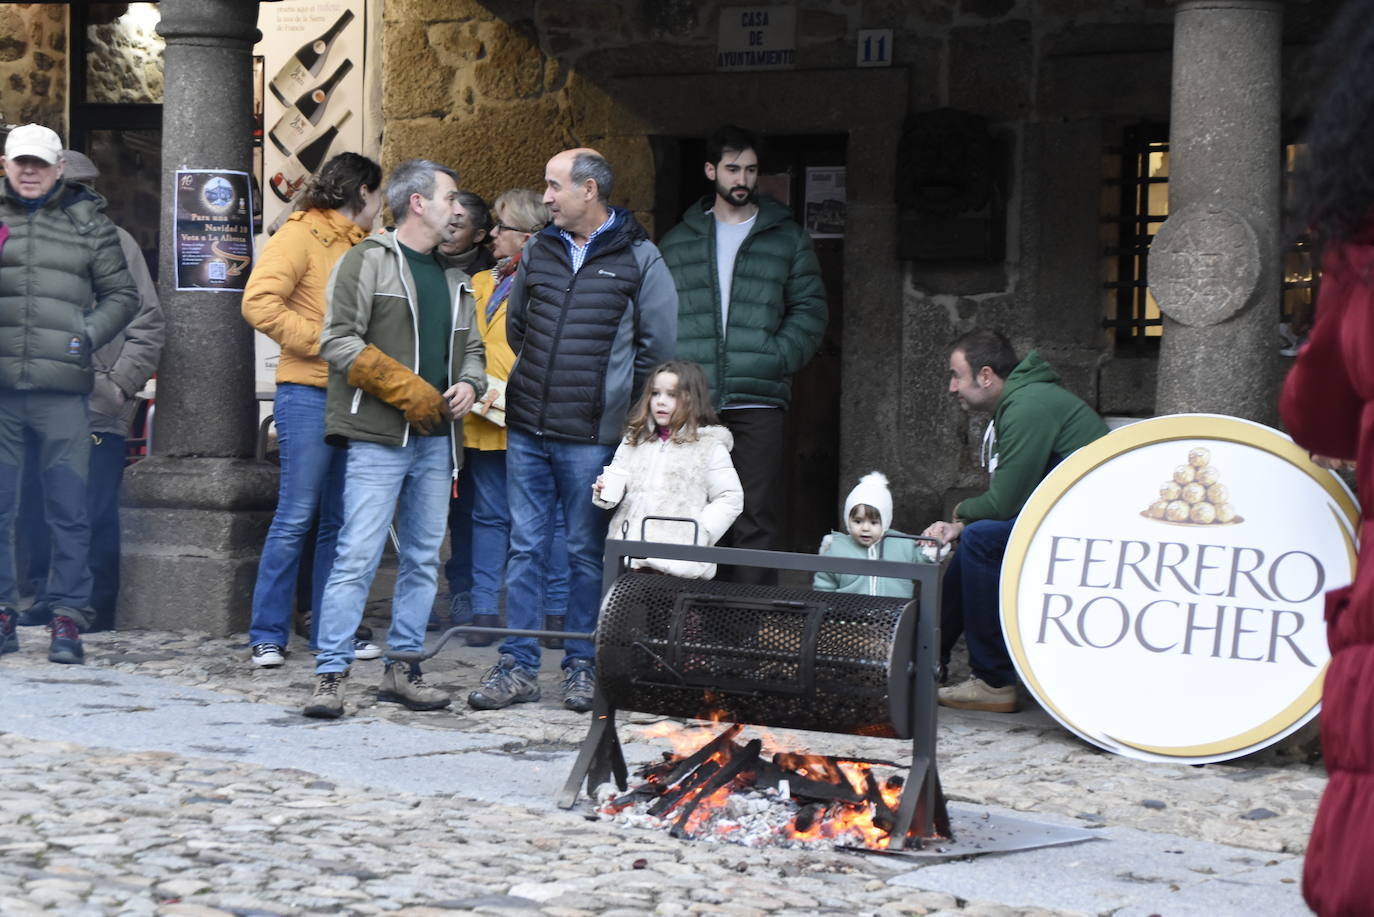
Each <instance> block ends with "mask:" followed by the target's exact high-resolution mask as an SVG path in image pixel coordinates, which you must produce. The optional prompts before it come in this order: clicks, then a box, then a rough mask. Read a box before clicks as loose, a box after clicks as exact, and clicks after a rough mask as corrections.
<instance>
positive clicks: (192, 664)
mask: <svg viewBox="0 0 1374 917" xmlns="http://www.w3.org/2000/svg"><path fill="white" fill-rule="evenodd" d="M382 608H383V606H381V605H380V604H379V603H377V602H374V603H372V604H371V605H370V606H369V623H371V624H373V626H374V627H375V628H376V629H377V633H378V635H379V637H380V636H382V635H383V634H384V619H383V618H381V617H380V616H379V615H378V612H379V611H381V610H382ZM46 636H47V635H46V633H45V632H44V631H43V630H41V629H38V628H22V629H21V630H20V641H21V649H20V652H19V653H16V654H13V655H8V656H5V657H4V658H3V660H0V670H3V671H0V675H5V676H8V677H21V676H22V677H25V678H28V679H33V680H37V679H41V678H43V677H44V673H45V672H48V673H51V672H52V670H53V669H54V668H56V667H54V666H52V665H51V664H50V663H48V662H47V660H46V647H47V640H46ZM86 646H87V659H88V664H87V666H86V669H85V671H93V670H99V669H113V670H117V671H121V672H128V673H135V674H139V675H144V676H151V677H154V678H157V679H159V680H161V681H164V682H166V683H167V684H168V686H169V688H170V687H173V686H193V687H199V688H202V689H207V690H210V691H214V692H218V693H220V694H224V695H230V696H239V697H243V698H248V699H251V700H253V701H257V702H264V703H271V704H280V705H284V706H287V707H291V708H297V707H299V705H300V704H302V703H304V701H305V699H306V698H307V696H308V694H309V691H310V687H311V684H312V677H311V676H312V665H311V663H312V657H311V656H310V655H309V653H308V652H305V651H304V650H303V649H298V650H297V651H296V652H294V653H293V654H291V655H290V656H289V657H288V659H287V663H286V665H285V666H283V667H282V668H280V669H276V670H267V669H256V668H255V667H253V666H252V665H251V664H250V663H249V661H248V653H247V648H246V646H245V645H244V641H243V638H242V637H241V636H240V637H238V638H232V639H221V638H210V637H207V636H204V635H197V634H175V633H165V632H152V631H121V632H113V633H101V634H92V635H89V636H88V637H87V638H86ZM495 656H496V651H495V648H488V649H472V648H468V647H457V646H455V645H454V643H452V642H451V643H450V644H449V646H448V647H446V648H445V649H444V651H443V652H442V653H441V654H440V655H439V656H438V657H436V658H435V659H433V660H431V662H430V663H428V664H427V665H426V667H425V671H426V678H427V680H429V681H430V682H431V683H434V684H437V685H439V686H441V687H443V688H445V689H447V690H449V691H451V692H452V694H453V695H454V698H455V700H454V705H453V707H452V709H451V710H448V711H437V712H431V713H413V712H410V711H407V710H405V709H404V708H401V707H397V706H393V705H389V704H378V703H377V701H376V687H375V686H376V682H377V680H378V678H379V677H380V674H381V663H380V662H379V661H374V662H357V663H355V665H354V668H353V677H352V678H351V679H350V683H349V691H348V705H347V713H348V719H349V720H351V721H374V720H389V721H394V722H397V723H404V724H405V725H407V726H413V727H419V728H423V729H430V730H458V731H464V732H469V733H474V734H478V733H480V734H497V733H499V734H503V735H506V736H513V737H518V739H519V741H521V742H523V743H525V744H526V746H527V747H528V748H531V749H558V750H561V751H567V750H570V749H573V748H574V747H575V746H576V745H577V744H578V743H580V742H581V740H582V738H583V736H584V735H585V732H586V728H587V718H586V717H585V716H579V715H577V714H573V713H570V712H567V711H564V710H563V709H561V707H560V706H559V700H560V694H559V690H558V684H559V675H558V668H557V666H558V660H559V658H561V652H555V653H550V652H547V651H546V652H545V667H544V672H543V674H542V678H541V681H542V683H543V687H544V699H543V700H542V701H541V702H539V703H537V704H527V705H520V706H517V707H515V708H512V709H509V710H505V711H492V712H477V711H472V710H469V709H468V708H467V706H466V704H465V703H463V702H462V698H463V697H464V696H465V695H466V693H467V691H469V690H470V689H471V688H473V687H474V686H475V685H476V684H477V681H478V679H479V678H480V676H481V674H482V672H483V671H484V670H485V668H486V667H487V666H488V665H490V664H491V663H493V662H494V661H495ZM63 670H64V671H71V669H70V668H69V667H63ZM1031 706H1032V708H1033V707H1034V705H1033V704H1032V705H1031ZM654 719H655V718H653V717H649V716H644V715H633V716H630V717H628V720H629V721H628V722H625V721H624V718H623V719H622V725H621V728H620V733H621V736H622V739H623V740H625V741H630V742H632V741H637V740H642V741H652V740H649V739H643V732H644V729H645V727H646V726H647V725H649V724H650V723H651V722H653V721H654ZM302 722H303V723H304V722H306V721H305V720H304V719H302ZM3 731H4V721H3V719H0V733H3ZM774 736H775V739H776V741H777V742H778V743H780V744H781V743H786V744H787V745H788V746H789V747H796V748H809V749H811V750H814V751H819V752H824V753H829V754H846V755H859V756H870V757H881V758H888V759H894V760H898V761H904V760H909V751H910V749H909V747H908V746H904V744H903V743H900V742H896V741H891V740H878V739H860V738H856V737H851V736H838V735H830V734H816V733H782V732H777V731H775V732H774ZM939 766H940V770H941V778H942V781H943V784H944V788H945V791H946V793H947V794H948V795H949V797H950V799H951V800H954V801H966V802H971V803H978V804H985V805H992V806H999V807H1004V808H1007V809H1012V810H1016V811H1018V812H1023V813H1027V814H1028V815H1030V816H1032V817H1034V816H1035V815H1037V814H1040V815H1047V816H1060V817H1064V816H1066V817H1069V818H1072V819H1075V820H1076V821H1077V823H1078V824H1080V825H1082V826H1084V827H1100V826H1111V827H1124V828H1135V829H1140V830H1142V831H1149V832H1160V833H1162V834H1170V835H1178V836H1180V837H1184V838H1190V839H1196V840H1200V841H1208V842H1213V843H1220V844H1227V845H1233V846H1235V847H1241V848H1248V849H1249V850H1251V851H1255V852H1259V853H1260V854H1261V856H1260V857H1259V859H1260V860H1263V859H1264V856H1263V854H1267V855H1269V856H1271V857H1279V858H1285V854H1293V853H1301V852H1302V851H1303V850H1304V849H1305V845H1306V841H1307V834H1308V831H1309V830H1310V828H1311V824H1312V818H1313V815H1314V812H1315V808H1316V803H1317V799H1318V797H1319V795H1320V793H1321V790H1322V787H1323V785H1324V783H1325V777H1324V774H1323V772H1322V770H1321V768H1320V766H1319V765H1311V764H1306V763H1303V762H1302V761H1300V760H1297V759H1295V758H1293V759H1287V758H1285V757H1284V756H1283V755H1281V754H1275V753H1269V754H1267V755H1266V756H1263V757H1253V758H1251V759H1247V760H1243V761H1241V762H1239V763H1231V764H1222V765H1209V766H1205V767H1187V766H1177V765H1160V764H1146V763H1142V762H1136V761H1131V760H1128V759H1124V758H1119V757H1115V756H1112V755H1109V754H1106V753H1103V752H1099V751H1098V750H1096V749H1094V748H1092V747H1090V746H1088V745H1086V744H1084V743H1082V742H1080V741H1079V740H1077V739H1076V738H1074V737H1073V736H1071V735H1070V734H1069V733H1067V732H1066V731H1065V730H1063V729H1062V728H1061V727H1060V726H1058V725H1057V724H1056V723H1054V722H1053V721H1052V720H1051V719H1050V718H1049V717H1048V716H1047V715H1045V714H1044V713H1043V712H1042V711H1040V710H1038V709H1032V710H1030V711H1026V712H1022V713H1019V714H1015V715H997V714H978V713H968V712H962V711H942V715H941V721H940V747H939ZM0 778H2V779H0V914H4V915H6V917H9V915H25V914H29V913H39V912H47V913H62V914H73V915H81V914H185V915H200V914H207V915H208V914H221V913H236V914H247V915H251V914H315V913H319V914H325V913H357V914H369V913H381V912H387V913H404V914H428V913H439V912H442V913H455V912H457V913H462V912H470V913H492V914H498V913H499V914H507V913H511V912H512V910H516V911H519V910H521V909H526V910H527V912H536V911H537V912H539V913H542V914H547V915H550V917H578V915H584V914H585V915H599V917H619V915H629V914H645V913H659V914H730V915H753V914H778V915H788V914H814V913H845V914H927V913H931V914H960V915H984V917H1002V915H1008V917H1010V915H1032V914H1050V913H1067V912H1061V911H1052V910H1042V909H1026V908H1025V907H1013V906H1008V905H1005V904H999V903H993V902H981V903H980V902H979V901H977V900H968V899H965V898H962V897H955V896H953V895H950V894H945V893H942V892H938V891H922V890H920V889H919V888H911V887H904V886H899V885H892V884H889V883H890V880H891V879H892V878H893V877H894V876H895V875H897V874H898V873H900V872H904V871H906V872H909V871H910V868H911V867H910V864H909V863H907V862H903V861H900V860H894V859H892V858H885V857H877V856H864V855H857V854H848V853H828V852H827V853H818V852H814V851H795V850H777V849H774V850H751V849H746V848H738V847H732V846H728V845H711V844H702V843H686V842H682V841H677V840H673V839H671V838H669V837H668V836H666V835H662V834H656V833H651V832H639V831H632V830H628V829H623V828H618V827H616V826H613V825H611V824H609V823H608V822H605V821H600V820H594V818H592V817H590V815H589V810H586V809H582V810H574V811H571V812H563V811H561V810H557V809H552V808H551V807H550V806H549V805H548V801H547V800H538V801H537V802H538V804H537V805H536V804H534V802H535V801H525V800H521V799H520V798H519V797H518V794H517V793H516V792H514V789H513V792H512V795H511V799H510V802H509V804H492V803H484V802H475V801H473V800H471V799H468V798H464V795H463V787H462V786H461V785H460V784H455V785H454V786H452V787H451V788H449V789H450V790H451V793H452V795H442V796H428V797H421V796H416V795H411V794H407V793H400V792H368V791H365V790H362V789H360V788H359V787H356V786H348V785H344V783H343V782H342V781H334V782H331V781H328V780H324V779H321V778H320V777H319V776H318V775H315V774H309V773H305V772H302V771H299V770H281V769H275V770H274V769H267V768H263V767H256V766H253V765H250V764H244V763H242V762H236V761H233V760H223V759H220V758H213V757H210V758H195V757H186V756H181V755H175V754H168V753H163V752H124V751H114V750H110V749H101V748H90V747H85V746H83V745H77V744H70V743H65V742H50V741H37V740H33V739H28V738H24V737H21V736H19V735H15V734H13V733H10V734H6V735H5V741H4V743H3V747H0ZM1269 862H1270V863H1275V862H1278V860H1277V859H1271V860H1269ZM915 875H916V878H915V881H916V883H917V884H919V882H920V878H919V876H920V874H919V873H917V874H915ZM1282 881H1284V882H1290V883H1291V882H1292V881H1293V880H1292V879H1291V878H1286V879H1283V880H1282ZM1141 913H1148V911H1143V912H1141ZM1162 913H1166V914H1167V913H1169V912H1168V911H1167V910H1166V911H1162Z"/></svg>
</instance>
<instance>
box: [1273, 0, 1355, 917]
mask: <svg viewBox="0 0 1374 917" xmlns="http://www.w3.org/2000/svg"><path fill="white" fill-rule="evenodd" d="M1331 34H1332V36H1333V39H1332V41H1333V42H1339V45H1340V47H1339V49H1337V50H1336V51H1335V53H1333V54H1332V55H1331V56H1329V57H1328V58H1327V60H1329V61H1330V62H1331V64H1332V65H1333V71H1332V76H1331V79H1330V81H1329V84H1328V87H1327V90H1326V92H1325V93H1324V94H1323V95H1322V97H1321V99H1320V101H1319V102H1318V104H1317V106H1316V108H1315V110H1314V113H1313V118H1312V122H1311V127H1310V128H1309V136H1308V138H1307V140H1308V156H1309V158H1308V165H1307V168H1306V170H1305V174H1304V176H1303V179H1304V186H1305V187H1304V192H1305V194H1304V197H1305V206H1304V208H1303V216H1304V217H1305V218H1306V220H1307V226H1308V228H1309V229H1310V231H1311V232H1312V233H1313V235H1314V236H1315V238H1316V240H1317V241H1318V243H1319V244H1320V245H1321V249H1322V253H1323V257H1322V265H1323V276H1322V282H1321V292H1320V294H1319V296H1318V300H1317V317H1316V324H1315V326H1314V327H1313V329H1312V332H1311V335H1310V337H1309V338H1308V341H1307V344H1306V345H1305V347H1304V348H1303V349H1302V350H1301V351H1300V352H1299V354H1298V359H1297V362H1296V363H1295V365H1294V366H1293V369H1292V371H1291V372H1290V373H1289V375H1288V379H1287V381H1286V383H1285V384H1284V388H1283V394H1282V397H1281V399H1280V403H1279V410H1280V413H1281V414H1282V416H1283V421H1284V424H1285V425H1286V426H1287V428H1288V430H1289V432H1290V433H1291V434H1292V436H1293V438H1294V439H1295V440H1296V441H1297V442H1298V443H1299V444H1300V445H1302V446H1303V447H1304V448H1306V449H1308V450H1310V451H1311V452H1312V453H1313V457H1314V458H1316V459H1317V461H1318V463H1319V464H1322V465H1324V466H1326V467H1337V466H1339V465H1348V464H1349V463H1350V461H1351V460H1354V463H1355V464H1354V467H1355V469H1356V479H1357V484H1358V489H1359V493H1360V496H1361V498H1362V501H1363V508H1362V515H1363V522H1364V523H1365V524H1367V523H1368V521H1369V519H1370V518H1371V517H1374V3H1371V2H1370V0H1358V2H1353V3H1350V4H1348V5H1347V8H1346V10H1345V12H1344V14H1343V15H1342V16H1341V17H1340V18H1339V19H1338V20H1337V22H1336V24H1335V27H1334V28H1333V31H1332V33H1331ZM1328 49H1329V46H1328ZM1326 621H1327V642H1328V643H1329V644H1330V647H1331V665H1330V667H1329V668H1328V670H1327V673H1326V684H1325V688H1324V691H1323V696H1322V714H1321V726H1322V749H1323V753H1324V756H1325V760H1326V769H1327V773H1328V775H1329V778H1330V780H1329V782H1328V783H1327V787H1326V792H1325V794H1324V795H1323V796H1322V800H1321V805H1320V807H1319V808H1318V810H1317V819H1316V823H1315V824H1314V825H1313V828H1312V840H1311V843H1310V844H1309V845H1308V848H1307V860H1306V863H1305V867H1304V872H1303V896H1304V897H1305V898H1306V899H1307V903H1308V904H1309V905H1310V906H1311V907H1312V909H1313V910H1315V911H1316V912H1317V913H1318V914H1320V915H1322V917H1353V915H1357V914H1369V913H1371V912H1374V869H1371V868H1370V864H1374V552H1362V553H1361V555H1360V558H1359V563H1358V566H1357V568H1356V573H1355V582H1354V583H1353V584H1352V585H1351V586H1349V587H1347V588H1345V589H1338V590H1336V591H1334V592H1331V593H1329V594H1328V595H1327V600H1326Z"/></svg>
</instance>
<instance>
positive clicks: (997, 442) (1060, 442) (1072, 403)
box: [954, 350, 1107, 522]
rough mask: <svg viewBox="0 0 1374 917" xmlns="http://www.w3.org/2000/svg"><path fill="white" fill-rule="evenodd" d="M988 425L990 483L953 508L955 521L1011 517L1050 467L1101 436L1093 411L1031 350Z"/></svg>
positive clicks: (1102, 430) (1099, 420)
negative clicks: (982, 491) (974, 495)
mask: <svg viewBox="0 0 1374 917" xmlns="http://www.w3.org/2000/svg"><path fill="white" fill-rule="evenodd" d="M992 424H993V436H994V440H993V443H992V457H991V460H990V461H989V462H988V471H989V473H990V474H991V475H992V482H991V484H989V486H988V489H987V492H986V493H983V494H980V495H978V496H976V497H970V498H969V499H967V500H965V501H963V502H962V503H960V504H959V505H958V506H957V507H955V509H954V518H955V519H957V520H959V521H960V522H977V521H978V520H980V519H997V520H1003V521H1005V520H1007V519H1015V518H1016V516H1017V514H1019V513H1020V512H1021V507H1022V506H1024V505H1025V504H1026V500H1027V499H1029V498H1030V495H1031V491H1033V490H1035V487H1036V485H1037V484H1039V483H1040V481H1041V479H1043V478H1044V477H1045V475H1047V474H1049V472H1050V469H1052V468H1053V467H1054V466H1055V465H1058V464H1059V463H1060V462H1061V461H1062V460H1063V459H1065V458H1066V457H1067V456H1068V455H1069V453H1071V452H1073V451H1075V450H1077V449H1080V448H1082V447H1083V446H1086V445H1087V444H1088V443H1090V442H1092V441H1093V440H1095V439H1097V438H1098V437H1100V436H1105V435H1106V433H1107V425H1106V424H1105V423H1103V422H1102V418H1101V417H1098V416H1097V412H1096V411H1094V410H1093V409H1092V408H1090V407H1088V405H1087V404H1086V403H1085V402H1084V401H1083V399H1081V398H1079V397H1078V396H1077V395H1075V394H1073V393H1072V392H1070V391H1069V390H1067V389H1066V388H1064V387H1063V386H1061V385H1060V384H1059V373H1057V372H1055V371H1054V367H1052V366H1050V364H1048V363H1046V362H1045V361H1044V359H1043V358H1042V357H1041V356H1040V354H1038V353H1036V352H1035V351H1033V350H1032V351H1031V352H1030V353H1029V354H1027V356H1026V358H1025V359H1024V360H1022V361H1021V362H1020V363H1018V364H1017V365H1016V368H1015V369H1013V370H1012V371H1011V375H1010V376H1008V377H1007V381H1006V384H1005V385H1004V386H1003V388H1002V397H1001V399H999V400H998V402H997V410H996V412H994V413H993V415H992Z"/></svg>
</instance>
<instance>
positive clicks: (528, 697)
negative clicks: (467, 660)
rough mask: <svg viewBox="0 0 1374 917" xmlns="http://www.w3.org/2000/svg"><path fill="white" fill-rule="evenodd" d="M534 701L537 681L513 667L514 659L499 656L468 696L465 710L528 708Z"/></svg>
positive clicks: (526, 672)
mask: <svg viewBox="0 0 1374 917" xmlns="http://www.w3.org/2000/svg"><path fill="white" fill-rule="evenodd" d="M479 617H480V616H479ZM537 700H539V679H538V677H537V676H536V675H535V673H533V672H531V671H530V670H529V669H525V668H521V667H520V666H518V665H516V664H515V657H514V656H512V655H510V654H509V653H502V654H501V660H500V661H499V662H497V663H496V665H494V666H492V667H491V668H489V669H487V674H485V675H483V676H482V683H481V684H480V685H478V687H477V690H476V691H473V692H472V693H471V694H469V695H468V706H469V707H471V708H473V709H474V710H500V709H501V708H502V707H509V706H510V705H511V704H528V703H533V702H534V701H537Z"/></svg>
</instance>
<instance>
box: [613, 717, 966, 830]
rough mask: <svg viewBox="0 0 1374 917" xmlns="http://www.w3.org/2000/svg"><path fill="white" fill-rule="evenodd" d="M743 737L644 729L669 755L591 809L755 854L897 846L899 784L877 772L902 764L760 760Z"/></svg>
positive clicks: (778, 756) (764, 756) (780, 756)
mask: <svg viewBox="0 0 1374 917" xmlns="http://www.w3.org/2000/svg"><path fill="white" fill-rule="evenodd" d="M741 731H742V727H740V726H738V725H735V726H730V727H729V728H727V729H726V730H725V731H724V732H722V733H720V734H719V735H716V736H714V737H712V736H710V730H704V729H683V728H681V727H678V726H675V725H672V724H669V723H660V724H657V725H655V726H654V727H651V728H650V730H648V731H647V734H648V735H650V736H651V737H653V738H663V739H667V740H668V741H669V742H670V744H671V745H672V746H673V748H674V752H673V753H672V754H667V753H665V754H664V756H663V761H662V762H660V763H657V764H651V765H647V766H645V767H644V768H642V769H641V770H640V773H639V776H640V777H641V778H642V782H641V783H640V784H638V785H637V786H635V787H633V788H632V789H631V790H630V791H629V792H627V793H624V794H618V793H617V792H616V790H615V789H614V787H610V786H603V787H601V788H599V789H598V791H597V811H598V812H600V813H601V814H602V815H605V816H608V817H614V818H616V819H617V820H618V821H620V822H621V823H623V824H627V825H631V826H635V827H649V828H665V827H666V828H669V830H670V831H671V833H672V834H673V836H675V837H694V838H700V839H703V840H713V841H728V842H730V843H738V844H744V845H747V846H754V847H759V846H790V847H840V846H845V847H865V848H868V849H873V850H885V849H889V848H891V847H897V848H900V847H901V846H904V844H902V843H901V842H898V841H896V840H894V838H893V837H892V830H893V828H894V826H895V824H896V821H897V812H898V809H899V808H900V806H901V796H902V785H903V778H902V777H901V776H899V775H897V774H896V773H891V774H888V775H887V776H885V777H883V776H880V775H879V774H878V772H877V771H875V769H874V765H875V764H876V765H878V766H879V767H885V768H889V769H892V770H894V771H895V770H898V769H900V765H898V764H896V763H895V762H874V761H857V760H844V759H837V758H832V757H826V756H821V755H809V754H798V753H795V752H776V753H765V752H764V751H763V740H761V739H753V740H751V741H749V742H747V743H744V744H741V743H739V742H736V741H735V739H736V737H737V736H739V735H740V733H741ZM946 823H947V822H946Z"/></svg>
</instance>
